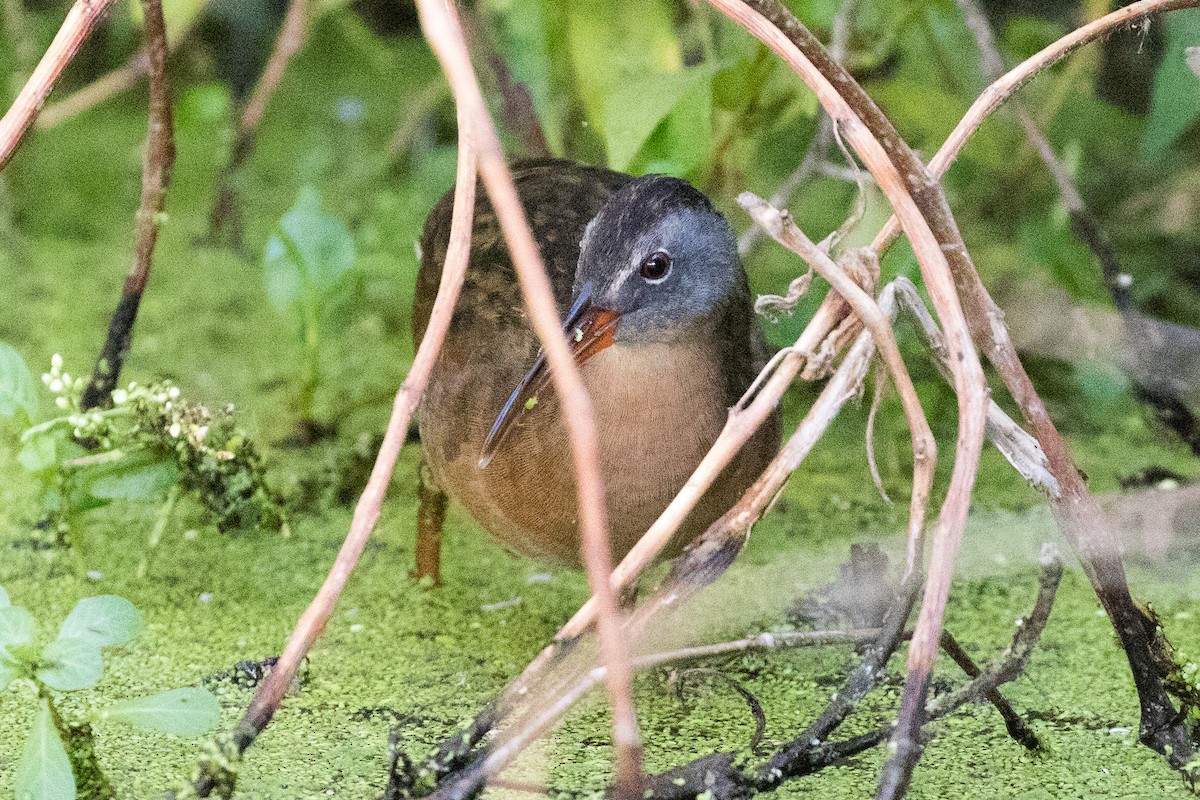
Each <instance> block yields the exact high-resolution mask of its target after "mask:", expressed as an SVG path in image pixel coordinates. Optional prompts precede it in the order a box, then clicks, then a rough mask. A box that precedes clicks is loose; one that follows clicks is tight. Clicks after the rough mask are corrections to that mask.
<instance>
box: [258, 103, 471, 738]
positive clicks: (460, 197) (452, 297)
mask: <svg viewBox="0 0 1200 800" xmlns="http://www.w3.org/2000/svg"><path fill="white" fill-rule="evenodd" d="M458 143H459V149H458V172H457V175H456V177H455V182H454V208H453V211H452V214H451V224H450V240H449V243H448V245H447V248H446V260H445V263H444V265H443V269H442V277H441V283H440V284H439V285H438V293H437V298H436V299H435V300H434V303H433V309H432V311H431V312H430V314H429V324H428V326H427V327H426V328H425V336H424V337H423V338H422V339H421V345H420V347H418V348H417V353H416V356H415V357H414V358H413V364H412V367H411V368H410V369H409V371H408V376H407V377H406V378H405V379H404V383H403V384H401V386H400V389H399V390H398V391H397V392H396V398H395V400H394V402H393V404H392V415H391V417H390V419H389V420H388V425H387V430H386V432H385V434H384V440H383V444H382V445H381V446H380V448H379V454H378V455H377V456H376V457H375V466H374V467H373V468H372V470H371V477H370V479H369V480H368V481H367V486H366V488H365V489H364V490H363V493H362V496H361V497H360V498H359V500H358V504H357V505H356V506H355V508H354V517H353V519H352V520H351V522H350V531H349V533H348V534H347V536H346V539H345V541H344V542H343V543H342V547H341V549H340V550H339V551H338V554H337V558H336V559H335V560H334V563H333V566H332V568H331V569H330V571H329V575H328V576H327V577H326V578H325V582H324V583H322V584H321V588H320V589H319V590H318V591H317V594H316V596H315V597H314V598H313V600H312V602H311V603H310V604H309V606H308V608H307V609H305V611H304V613H303V614H302V615H301V617H300V619H299V621H298V622H297V623H296V627H295V629H294V630H293V631H292V635H291V636H290V637H289V638H288V642H287V645H286V647H285V648H284V651H283V653H282V654H281V655H280V657H279V661H278V663H277V664H276V665H275V668H274V669H273V670H272V671H271V673H270V675H269V676H268V677H267V679H266V681H265V682H264V683H263V684H262V685H261V687H260V688H259V690H258V692H256V693H255V696H254V699H253V701H252V702H251V704H250V708H249V709H247V711H246V715H245V717H243V719H242V722H241V724H240V725H239V728H238V733H239V747H240V748H241V749H242V750H245V748H246V747H248V746H249V743H250V742H251V741H253V739H254V737H255V736H257V735H258V733H260V732H261V731H262V730H263V729H264V728H265V727H266V726H267V723H269V722H270V720H271V717H272V716H273V715H274V713H275V710H276V709H277V708H279V704H280V703H281V702H282V701H283V697H284V694H285V693H286V692H287V689H288V686H290V685H291V681H292V678H293V677H294V676H295V674H296V670H297V668H298V667H299V665H300V662H301V661H302V660H303V659H304V657H305V656H306V655H307V654H308V651H309V649H310V648H311V647H312V644H313V642H315V641H316V639H317V637H318V636H319V635H320V634H321V631H322V630H323V629H324V628H325V623H326V622H328V620H329V617H330V615H331V614H332V613H333V609H334V606H335V605H336V604H337V599H338V597H339V596H340V595H341V592H342V589H344V588H345V586H346V581H347V580H348V579H349V577H350V573H351V571H353V569H354V566H355V564H357V563H358V559H359V556H361V555H362V551H363V548H364V547H365V546H366V543H367V539H368V538H369V537H370V535H371V531H372V530H373V529H374V528H375V523H376V522H377V521H378V520H379V515H380V513H381V508H382V505H383V498H384V496H385V495H386V493H387V487H388V484H389V483H390V482H391V479H392V470H393V469H394V468H395V466H396V458H397V457H398V456H399V454H400V448H401V447H402V446H403V445H404V440H405V437H406V436H407V434H408V424H409V421H410V420H411V419H412V415H413V412H414V411H415V410H416V407H417V404H418V403H419V402H420V400H421V396H422V395H423V394H424V393H425V387H426V385H427V384H428V383H429V375H430V373H431V372H432V370H433V365H434V363H435V362H436V361H437V356H438V352H439V351H440V350H441V347H442V342H443V340H444V339H445V338H446V332H447V331H448V330H449V328H450V318H451V316H452V315H453V313H454V305H455V303H457V302H458V295H459V292H460V291H461V289H462V284H463V277H464V275H465V274H466V270H467V256H468V255H469V253H470V251H471V227H472V224H473V220H474V215H475V185H476V183H475V182H476V166H477V158H476V155H475V151H474V149H473V145H472V136H471V120H470V118H468V117H466V116H464V115H462V114H460V116H459V136H458ZM242 740H245V744H242Z"/></svg>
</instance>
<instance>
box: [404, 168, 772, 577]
mask: <svg viewBox="0 0 1200 800" xmlns="http://www.w3.org/2000/svg"><path fill="white" fill-rule="evenodd" d="M511 171H512V175H513V180H514V182H515V185H516V188H517V193H518V195H519V197H520V200H521V204H522V206H523V208H524V210H525V214H526V217H527V219H528V222H529V225H530V228H531V230H532V232H533V236H534V239H535V241H536V242H537V243H538V247H539V250H540V252H541V255H542V259H543V261H544V263H545V266H546V270H547V273H548V274H549V277H550V282H551V285H552V287H553V291H554V296H555V302H556V304H557V305H558V308H559V311H560V314H561V315H562V316H563V317H564V323H563V330H564V335H565V336H567V339H568V342H569V344H570V345H571V348H572V351H573V353H574V355H575V361H576V363H577V364H578V366H579V368H580V375H581V378H582V380H583V383H584V386H585V387H586V388H587V391H588V394H589V396H590V398H591V402H592V407H593V411H594V414H595V423H596V428H597V433H598V438H599V445H600V453H599V456H600V467H601V473H602V475H603V480H604V490H605V501H606V505H607V512H608V520H609V534H610V542H611V547H612V551H613V554H614V556H615V557H617V558H620V557H621V556H623V555H624V554H625V553H626V552H628V551H629V550H630V549H631V548H632V547H633V545H634V544H635V543H636V542H637V540H638V539H639V538H640V537H641V535H642V534H643V533H644V532H645V531H646V529H647V528H648V527H649V526H650V525H651V524H652V523H653V522H654V520H655V519H657V518H658V516H659V514H661V512H662V511H663V510H664V509H665V508H666V506H667V505H668V503H669V502H670V500H671V498H672V497H674V496H675V494H676V493H677V492H678V491H679V490H680V489H681V488H682V487H683V485H684V483H685V482H686V481H687V479H688V478H689V477H690V475H691V474H692V472H693V470H694V469H695V467H696V466H697V465H698V464H699V463H700V460H701V459H702V458H703V456H704V454H705V453H706V452H707V451H708V449H709V448H710V447H711V445H712V444H713V442H714V441H715V440H716V438H717V436H718V435H719V433H720V431H721V429H722V427H723V426H724V424H725V422H726V420H727V418H728V412H729V409H730V407H732V406H733V405H734V404H736V403H737V402H738V400H739V398H741V396H742V395H743V394H744V393H745V392H746V390H747V388H748V387H749V386H750V385H751V383H752V382H753V380H754V378H755V376H756V375H757V374H758V372H759V371H760V370H761V369H762V367H763V365H764V364H765V363H766V361H767V358H768V356H769V349H768V347H767V344H766V340H765V338H764V336H763V334H762V331H761V330H760V328H759V327H758V323H757V320H756V316H755V313H754V310H753V306H752V302H751V296H750V289H749V284H748V281H747V277H746V272H745V270H744V268H743V266H742V263H741V260H740V259H739V257H738V253H737V244H736V239H735V235H734V233H733V230H732V228H731V227H730V225H729V223H728V222H727V221H726V219H725V218H724V216H722V214H721V213H720V212H719V211H717V210H716V209H715V208H714V207H713V205H712V203H711V202H710V201H709V200H708V198H707V197H705V195H704V194H702V193H701V192H700V191H699V190H697V189H696V188H695V187H693V186H692V185H691V184H690V183H689V182H687V181H686V180H683V179H680V178H674V177H669V176H664V175H646V176H642V177H633V176H631V175H626V174H623V173H620V172H615V171H612V170H608V169H604V168H600V167H590V166H584V165H581V164H577V163H575V162H572V161H567V160H562V159H553V158H541V159H534V160H526V161H517V162H515V163H514V164H513V165H512V168H511ZM452 204H453V191H450V192H447V194H446V195H445V196H443V197H442V199H441V200H440V201H439V202H438V203H437V205H436V206H434V208H433V210H432V211H431V212H430V213H429V216H428V218H427V219H426V223H425V227H424V231H423V234H422V237H421V241H420V253H421V256H420V268H419V271H418V277H417V282H416V288H415V291H414V300H413V335H414V342H415V344H416V345H418V346H419V344H420V342H421V340H422V338H423V337H424V334H425V328H426V326H427V324H428V321H429V314H430V311H431V309H432V306H433V301H434V297H435V296H436V294H437V288H438V284H439V281H440V279H441V272H442V267H443V262H444V260H445V257H446V248H447V243H448V240H449V235H450V218H451V208H452ZM561 413H562V411H561V407H560V403H559V401H558V398H557V397H556V396H555V395H554V391H553V387H552V386H551V385H550V382H549V370H548V368H547V367H546V365H545V361H544V358H543V357H542V356H541V355H540V353H539V342H538V339H537V336H536V335H535V334H534V332H533V330H532V328H531V326H530V322H529V317H528V314H527V311H526V309H525V307H524V303H523V300H522V297H521V292H520V288H519V286H518V282H517V277H516V271H515V269H514V267H513V264H512V261H511V260H510V257H509V253H508V249H507V247H506V245H505V242H504V238H503V235H502V233H501V230H500V225H499V222H498V220H497V218H496V215H495V212H494V211H493V210H492V207H491V205H490V203H489V202H488V200H487V198H486V197H485V196H484V192H483V191H482V190H480V191H478V192H477V200H476V205H475V209H474V223H473V228H472V238H471V250H470V255H469V261H468V268H467V273H466V278H465V280H464V283H463V288H462V293H461V295H460V297H459V300H458V304H457V307H456V309H455V311H454V314H453V318H452V320H451V323H450V327H449V331H448V333H447V335H446V338H445V341H444V343H443V345H442V348H441V351H440V354H439V356H438V358H437V360H436V363H435V365H434V367H433V369H432V372H431V374H430V378H429V383H428V385H427V387H426V390H425V393H424V397H423V399H422V403H421V408H420V411H419V435H420V441H421V448H422V458H423V462H424V465H425V467H426V468H427V470H428V479H427V483H428V484H429V485H428V486H426V485H425V484H426V480H425V479H423V481H422V484H423V485H422V494H421V500H422V509H421V511H420V512H419V519H420V522H421V524H420V525H419V526H418V546H417V571H416V573H415V574H418V575H422V574H424V575H429V574H430V573H432V575H431V577H432V578H433V579H434V580H435V581H436V580H437V579H438V577H439V576H438V575H437V570H438V552H439V548H440V530H436V531H431V530H428V529H429V528H431V527H436V528H439V529H440V526H441V522H442V520H443V518H444V513H445V507H446V496H447V495H448V496H449V497H452V498H454V499H455V500H456V501H458V502H459V503H460V504H461V505H462V506H463V507H465V509H466V510H467V511H468V512H469V513H470V515H471V516H472V517H473V518H474V519H475V520H476V521H477V522H478V523H479V524H480V525H481V526H482V527H483V528H484V529H485V530H486V531H487V532H488V533H489V534H491V536H492V537H493V538H494V539H495V540H496V541H497V542H499V543H500V544H501V545H503V546H504V547H506V548H507V549H509V550H513V551H516V552H518V553H522V554H525V555H528V556H533V557H535V558H539V559H542V560H544V561H547V562H550V563H557V564H563V565H567V566H576V567H577V566H579V565H580V533H579V514H578V508H577V495H576V491H575V472H574V469H573V462H572V459H571V450H570V444H569V441H568V438H567V434H566V428H565V426H564V424H563V420H562V418H561ZM779 437H780V419H779V413H778V410H776V411H775V413H774V414H773V415H772V416H771V417H770V418H769V419H768V420H767V421H766V422H765V423H764V424H763V425H762V426H761V428H760V429H759V430H758V432H757V433H756V434H755V436H754V437H753V438H752V439H750V441H749V442H748V443H747V444H746V446H745V447H744V448H743V449H742V450H741V451H740V452H739V454H738V455H737V456H735V457H734V459H733V461H732V462H731V463H730V464H729V466H728V467H727V468H726V469H725V470H724V471H723V472H722V473H721V474H720V476H719V477H718V478H717V480H716V482H715V483H714V484H713V486H712V487H711V488H710V489H709V490H708V492H706V494H705V495H704V496H703V498H702V499H701V501H700V502H699V504H698V506H697V507H696V509H695V510H694V511H693V512H692V513H691V514H690V515H689V517H688V519H687V521H686V522H685V523H684V525H683V526H681V528H680V530H679V532H678V533H677V534H676V536H675V538H674V539H673V541H672V544H671V546H670V547H669V548H668V550H669V551H670V552H676V553H677V552H678V551H679V550H680V549H681V548H682V546H683V545H686V544H687V542H689V541H691V540H692V539H693V538H694V537H695V536H697V535H698V534H699V533H701V532H703V531H704V530H705V529H706V528H707V527H708V526H709V525H710V524H711V523H712V522H713V521H715V520H716V519H717V518H718V517H719V516H720V515H721V514H723V513H724V512H725V511H727V510H728V509H729V508H730V507H731V506H732V505H733V504H734V503H735V502H736V501H737V499H738V498H739V497H740V496H741V495H742V493H743V492H744V491H745V490H746V489H747V488H748V487H749V486H750V484H751V483H752V482H753V481H754V480H755V478H757V477H758V475H759V474H760V473H761V472H762V470H763V468H764V467H765V466H766V465H767V463H768V462H769V461H770V459H771V458H772V457H773V456H774V455H775V453H776V451H777V450H778V446H779ZM422 540H424V541H422Z"/></svg>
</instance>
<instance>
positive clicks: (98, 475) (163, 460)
mask: <svg viewBox="0 0 1200 800" xmlns="http://www.w3.org/2000/svg"><path fill="white" fill-rule="evenodd" d="M81 474H82V475H83V476H84V477H83V483H81V484H80V486H81V487H84V488H85V491H86V492H87V493H88V494H89V495H91V496H92V497H95V498H100V499H102V500H143V501H145V500H159V499H161V498H163V497H164V496H166V493H167V490H168V489H170V488H171V487H172V486H174V485H175V484H176V483H178V481H179V467H178V465H177V464H176V463H175V460H174V459H173V458H171V457H169V456H166V457H164V456H150V457H148V458H133V459H125V460H121V461H117V462H114V463H112V464H105V465H103V466H98V467H93V468H89V469H88V470H86V471H85V472H83V473H81Z"/></svg>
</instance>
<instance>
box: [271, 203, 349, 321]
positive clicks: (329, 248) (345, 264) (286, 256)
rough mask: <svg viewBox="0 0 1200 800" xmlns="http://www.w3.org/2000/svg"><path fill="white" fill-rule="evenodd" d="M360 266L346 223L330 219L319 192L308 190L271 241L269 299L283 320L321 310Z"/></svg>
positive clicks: (286, 216) (277, 229) (286, 215)
mask: <svg viewBox="0 0 1200 800" xmlns="http://www.w3.org/2000/svg"><path fill="white" fill-rule="evenodd" d="M355 260H356V256H355V252H354V239H353V238H352V237H351V236H350V231H349V229H347V228H346V225H345V223H343V222H342V221H341V220H340V219H338V218H337V217H334V216H331V215H330V214H327V213H326V212H325V211H324V210H323V209H322V208H321V198H320V197H319V196H318V195H317V192H316V190H315V189H313V188H312V187H311V186H305V187H303V188H302V189H301V190H300V194H299V196H298V197H297V198H296V205H294V206H293V207H292V209H291V210H290V211H288V212H287V213H286V214H284V215H283V217H282V218H281V219H280V220H279V225H278V226H277V227H276V229H275V232H274V233H273V234H271V238H270V239H269V240H267V248H266V252H265V253H264V255H263V269H264V271H265V279H266V286H267V297H268V298H270V300H271V304H272V305H274V306H275V309H276V310H277V311H279V313H281V314H291V313H294V312H295V311H297V310H299V309H312V308H316V307H318V306H319V305H320V303H321V300H322V298H323V296H324V295H325V294H327V293H328V292H329V291H330V290H331V289H332V288H333V286H334V284H336V283H337V281H338V279H339V278H341V276H342V275H344V274H345V273H346V272H347V271H348V270H350V269H351V268H353V266H354V263H355Z"/></svg>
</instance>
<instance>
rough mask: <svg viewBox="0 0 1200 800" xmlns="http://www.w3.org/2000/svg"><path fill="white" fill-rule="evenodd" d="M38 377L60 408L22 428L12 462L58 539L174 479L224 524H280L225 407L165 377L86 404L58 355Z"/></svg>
mask: <svg viewBox="0 0 1200 800" xmlns="http://www.w3.org/2000/svg"><path fill="white" fill-rule="evenodd" d="M17 358H18V359H19V356H18V357H17ZM19 364H20V366H21V367H22V368H25V367H24V362H23V361H20V362H19ZM25 370H26V371H28V368H25ZM42 380H43V383H45V384H46V386H47V387H48V388H49V389H50V391H51V392H52V393H54V394H55V398H54V405H55V406H56V407H57V408H58V409H60V410H61V411H64V412H67V413H66V414H65V415H64V416H60V417H55V418H54V419H50V420H47V421H45V422H42V423H40V424H38V425H34V426H32V427H30V428H28V429H27V430H25V432H24V433H23V434H22V435H21V450H20V452H19V454H18V460H19V461H20V463H21V465H22V466H23V467H24V468H25V469H26V470H28V471H29V472H30V473H32V474H34V475H35V476H37V477H38V478H39V479H40V480H41V482H42V485H43V495H42V500H43V506H44V508H45V510H46V511H47V513H49V515H50V517H51V520H52V521H53V523H54V528H55V530H56V531H57V532H58V534H59V536H60V538H65V537H66V535H67V533H68V532H69V530H70V523H71V520H72V519H73V518H74V517H75V516H76V515H78V514H80V513H83V512H85V511H88V510H90V509H94V508H100V507H103V506H106V505H108V504H109V503H112V502H113V501H115V500H125V501H133V502H151V503H154V502H157V503H164V502H165V501H166V499H167V497H168V495H169V494H170V492H171V491H173V490H174V488H175V487H179V488H180V489H182V490H184V491H188V492H192V493H193V494H195V495H196V497H197V499H198V500H199V501H200V502H201V504H202V505H203V506H204V508H205V510H206V511H207V512H208V513H209V514H210V516H211V517H212V518H213V520H214V522H215V524H216V525H217V527H218V529H220V530H221V531H226V530H231V529H234V528H239V527H243V526H260V527H267V528H274V529H279V528H281V527H283V526H284V518H283V512H282V509H281V507H280V505H279V502H278V499H277V498H276V496H275V494H274V493H273V492H272V491H271V490H270V488H269V487H268V486H267V484H266V480H265V476H264V468H263V464H262V459H261V457H260V456H259V455H258V452H257V450H256V448H255V447H254V444H253V443H252V442H251V441H250V439H249V438H248V437H247V436H246V434H245V432H244V431H242V430H241V429H240V428H238V427H237V425H236V424H235V421H234V417H233V408H232V406H227V407H225V408H223V409H220V410H218V411H215V412H214V411H210V410H209V409H208V408H207V407H205V406H203V405H201V404H199V403H194V402H192V401H189V400H187V399H186V398H184V397H182V396H181V394H180V391H179V389H178V388H177V387H175V386H173V385H171V384H170V383H169V382H166V381H163V382H159V383H154V384H151V385H149V386H139V385H138V384H137V383H136V382H134V383H130V384H129V386H128V388H122V389H117V390H115V391H114V392H113V393H112V396H111V400H112V405H111V407H110V408H106V409H93V410H91V411H88V412H84V411H83V410H82V409H81V407H80V396H81V393H82V390H83V385H84V380H83V378H73V377H72V376H71V375H70V373H67V372H64V371H63V363H62V359H61V357H59V356H57V355H56V356H55V357H54V359H53V360H52V363H51V367H50V372H48V373H46V374H45V375H43V376H42ZM68 622H70V620H68Z"/></svg>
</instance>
